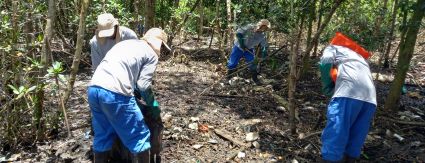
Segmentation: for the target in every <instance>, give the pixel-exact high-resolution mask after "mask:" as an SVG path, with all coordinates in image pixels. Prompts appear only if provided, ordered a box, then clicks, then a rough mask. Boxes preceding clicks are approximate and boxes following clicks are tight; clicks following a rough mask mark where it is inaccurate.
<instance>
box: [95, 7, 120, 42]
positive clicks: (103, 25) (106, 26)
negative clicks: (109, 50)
mask: <svg viewBox="0 0 425 163" xmlns="http://www.w3.org/2000/svg"><path fill="white" fill-rule="evenodd" d="M116 25H119V24H118V20H117V19H115V18H114V16H113V15H112V14H109V13H104V14H101V15H99V16H97V31H98V32H97V37H99V38H103V37H111V36H112V35H114V33H115V26H116Z"/></svg>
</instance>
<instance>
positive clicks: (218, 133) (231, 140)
mask: <svg viewBox="0 0 425 163" xmlns="http://www.w3.org/2000/svg"><path fill="white" fill-rule="evenodd" d="M214 133H215V134H217V135H218V136H220V137H222V138H224V139H226V140H229V141H230V142H232V143H233V144H237V145H239V146H241V147H249V144H246V143H244V142H242V141H240V140H237V139H235V138H233V137H232V136H230V135H229V134H228V133H226V131H224V130H220V129H215V130H214Z"/></svg>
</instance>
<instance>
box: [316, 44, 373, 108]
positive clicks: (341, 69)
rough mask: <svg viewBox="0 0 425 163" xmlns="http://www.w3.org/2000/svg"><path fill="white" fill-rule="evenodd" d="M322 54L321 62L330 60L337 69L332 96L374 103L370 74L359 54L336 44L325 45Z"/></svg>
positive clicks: (367, 66) (366, 64)
mask: <svg viewBox="0 0 425 163" xmlns="http://www.w3.org/2000/svg"><path fill="white" fill-rule="evenodd" d="M323 54H324V55H323V56H322V58H321V60H322V62H332V63H333V64H335V65H336V66H337V69H338V75H337V76H338V77H337V78H338V79H337V82H336V83H335V92H334V94H333V96H332V97H349V98H353V99H357V100H362V101H366V102H370V103H372V104H375V105H376V90H375V86H374V83H373V79H372V75H371V73H370V69H369V65H368V63H367V62H366V60H365V59H364V58H363V57H362V56H361V55H359V54H357V53H356V52H354V51H352V50H351V49H349V48H346V47H343V46H336V45H331V46H328V47H326V48H325V50H324V52H323ZM326 60H330V61H326Z"/></svg>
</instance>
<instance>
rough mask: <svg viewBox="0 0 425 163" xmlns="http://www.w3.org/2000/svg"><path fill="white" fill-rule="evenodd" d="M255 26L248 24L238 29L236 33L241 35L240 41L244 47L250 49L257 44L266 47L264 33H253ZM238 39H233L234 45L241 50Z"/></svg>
mask: <svg viewBox="0 0 425 163" xmlns="http://www.w3.org/2000/svg"><path fill="white" fill-rule="evenodd" d="M256 27H257V26H256V25H254V24H249V25H246V26H243V27H241V28H238V30H237V31H236V33H237V34H242V36H243V37H242V39H244V43H245V47H246V48H248V49H252V48H254V47H255V46H257V45H258V44H261V47H267V40H266V35H265V33H264V32H255V28H256ZM238 39H239V38H237V39H235V45H236V46H237V47H239V48H241V45H240V44H239V40H238Z"/></svg>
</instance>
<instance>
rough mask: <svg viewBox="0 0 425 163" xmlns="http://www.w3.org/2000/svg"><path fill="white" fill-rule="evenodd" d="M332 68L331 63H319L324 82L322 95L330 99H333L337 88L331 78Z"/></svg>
mask: <svg viewBox="0 0 425 163" xmlns="http://www.w3.org/2000/svg"><path fill="white" fill-rule="evenodd" d="M332 66H333V65H332V64H331V63H326V64H322V63H319V69H320V80H321V82H322V93H323V94H325V95H326V96H328V97H332V95H333V91H334V88H335V83H334V82H333V81H332V78H331V76H330V71H331V68H332Z"/></svg>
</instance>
